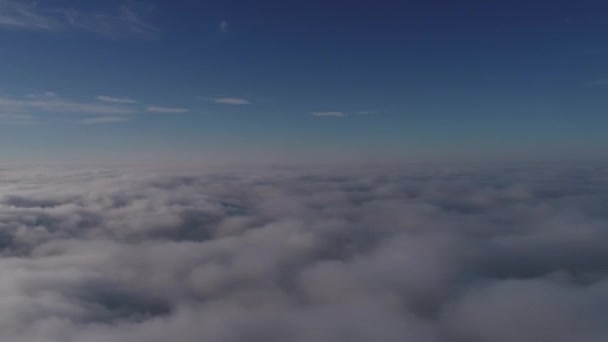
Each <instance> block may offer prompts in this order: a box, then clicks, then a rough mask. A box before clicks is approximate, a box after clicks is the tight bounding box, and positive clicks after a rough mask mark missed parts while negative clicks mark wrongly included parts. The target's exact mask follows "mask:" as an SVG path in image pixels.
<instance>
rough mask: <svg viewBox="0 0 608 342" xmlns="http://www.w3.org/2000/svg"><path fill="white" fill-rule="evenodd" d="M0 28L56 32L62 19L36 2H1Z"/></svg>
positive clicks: (6, 0) (11, 0)
mask: <svg viewBox="0 0 608 342" xmlns="http://www.w3.org/2000/svg"><path fill="white" fill-rule="evenodd" d="M0 26H3V27H7V28H12V29H29V30H56V29H59V28H61V27H62V26H63V23H62V21H61V20H60V18H57V16H56V15H53V14H52V12H49V11H47V10H43V9H41V8H40V7H39V6H38V4H37V3H35V2H25V1H15V0H0Z"/></svg>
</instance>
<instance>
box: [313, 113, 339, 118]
mask: <svg viewBox="0 0 608 342" xmlns="http://www.w3.org/2000/svg"><path fill="white" fill-rule="evenodd" d="M311 114H312V115H313V116H322V117H336V118H344V117H346V114H345V113H344V112H312V113H311Z"/></svg>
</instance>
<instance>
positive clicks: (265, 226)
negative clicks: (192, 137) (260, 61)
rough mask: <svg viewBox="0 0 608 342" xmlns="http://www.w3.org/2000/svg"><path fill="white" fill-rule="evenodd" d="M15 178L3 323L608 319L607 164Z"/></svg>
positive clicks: (188, 337)
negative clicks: (603, 165) (599, 165)
mask: <svg viewBox="0 0 608 342" xmlns="http://www.w3.org/2000/svg"><path fill="white" fill-rule="evenodd" d="M0 180H1V182H0V193H1V194H2V196H1V197H0V252H1V253H2V258H1V259H0V271H1V273H0V274H1V275H2V276H1V277H2V278H1V280H0V340H3V341H4V340H6V341H15V342H22V341H23V342H25V341H28V342H30V341H45V342H46V341H62V342H63V341H79V342H93V341H134V342H138V341H167V340H174V341H185V342H189V341H235V342H237V341H265V342H267V341H297V342H308V341H321V342H323V341H327V342H329V341H331V342H334V341H389V342H390V341H417V342H418V341H419V342H431V341H433V342H444V341H447V342H452V341H453V342H461V341H462V342H464V341H483V342H486V341H487V342H507V341H509V342H510V341H520V342H532V341H534V342H536V341H563V342H567V341H568V342H569V341H585V342H603V341H606V338H607V337H608V327H607V326H606V324H605V323H606V321H607V319H608V277H607V276H608V249H606V246H607V245H608V215H607V214H606V210H605V203H608V169H607V168H602V167H577V168H574V167H559V166H545V167H538V166H534V167H532V166H530V167H501V168H499V167H495V168H491V167H484V168H481V167H478V168H476V169H472V168H461V169H455V168H449V169H447V168H441V169H439V168H422V167H419V168H409V169H392V170H387V169H385V170H374V171H370V170H366V171H365V172H363V171H349V172H346V171H336V170H331V171H328V170H308V171H304V170H298V171H294V170H288V169H286V170H279V171H277V170H275V171H272V172H271V171H265V172H253V171H249V172H236V171H231V172H228V171H223V172H208V173H201V174H192V173H180V174H177V173H160V174H155V175H154V174H145V173H142V172H134V171H116V170H74V169H71V170H67V169H50V168H27V169H15V168H4V169H2V171H0Z"/></svg>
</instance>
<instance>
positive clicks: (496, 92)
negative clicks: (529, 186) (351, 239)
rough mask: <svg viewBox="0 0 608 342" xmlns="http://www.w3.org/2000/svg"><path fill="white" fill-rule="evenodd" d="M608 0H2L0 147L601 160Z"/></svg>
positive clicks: (64, 151) (42, 153) (199, 158)
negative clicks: (138, 0)
mask: <svg viewBox="0 0 608 342" xmlns="http://www.w3.org/2000/svg"><path fill="white" fill-rule="evenodd" d="M607 13H608V2H606V1H605V0H582V1H581V0H578V1H574V0H553V1H542V0H539V1H523V0H513V1H498V0H484V1H481V0H479V1H477V0H476V1H472V0H467V1H449V2H448V1H435V0H424V1H423V0H411V1H394V0H393V1H357V0H354V1H353V0H351V1H317V0H309V1H274V0H265V1H245V0H242V1H194V0H192V1H188V0H177V1H140V2H137V1H118V0H117V1H114V0H109V1H103V2H102V1H94V2H93V1H77V0H41V1H37V2H33V1H24V0H0V47H1V48H0V61H1V63H0V155H1V156H2V160H3V161H60V162H68V161H86V162H151V161H152V162H167V163H171V162H175V163H179V162H196V163H232V162H261V163H266V162H273V163H276V162H279V163H300V162H304V163H317V162H339V163H342V162H364V163H384V162H389V163H390V162H401V161H405V162H408V161H587V160H605V154H604V151H605V146H608V134H606V127H608V116H607V115H606V114H607V112H606V109H607V108H608V63H606V61H607V60H608V45H607V44H606V42H607V39H608V24H607V22H606V14H607Z"/></svg>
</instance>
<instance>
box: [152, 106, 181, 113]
mask: <svg viewBox="0 0 608 342" xmlns="http://www.w3.org/2000/svg"><path fill="white" fill-rule="evenodd" d="M146 111H148V112H151V113H186V112H189V111H190V110H189V109H186V108H173V107H161V106H149V107H148V108H146Z"/></svg>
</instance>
